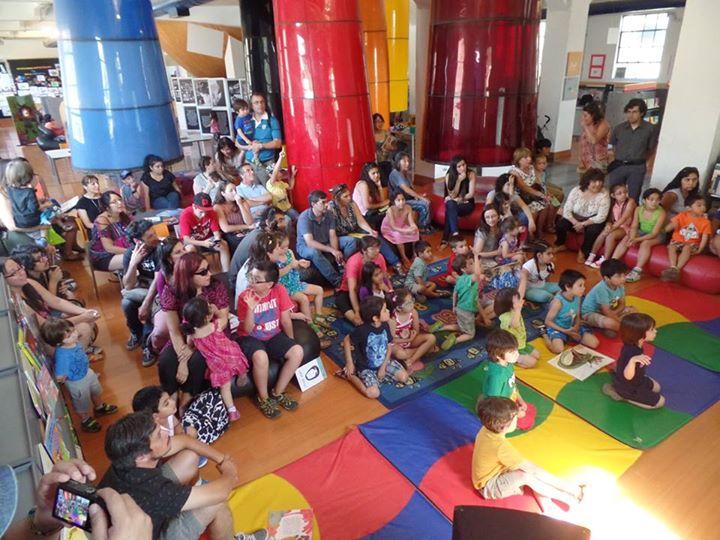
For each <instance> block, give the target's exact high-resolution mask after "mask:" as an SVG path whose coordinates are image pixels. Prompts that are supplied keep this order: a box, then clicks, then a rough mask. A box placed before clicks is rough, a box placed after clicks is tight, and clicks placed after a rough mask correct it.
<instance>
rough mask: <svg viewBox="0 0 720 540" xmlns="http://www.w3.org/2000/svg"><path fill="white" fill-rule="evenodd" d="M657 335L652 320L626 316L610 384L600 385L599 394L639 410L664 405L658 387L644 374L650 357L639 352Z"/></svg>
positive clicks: (639, 314) (641, 316)
mask: <svg viewBox="0 0 720 540" xmlns="http://www.w3.org/2000/svg"><path fill="white" fill-rule="evenodd" d="M656 335H657V328H655V319H653V318H652V317H650V315H646V314H644V313H630V314H629V315H625V316H624V317H623V318H622V319H621V321H620V338H621V339H622V342H623V348H622V350H621V351H620V357H619V358H618V361H617V364H616V365H615V373H614V374H613V379H612V384H605V385H603V388H602V390H603V392H604V393H605V394H606V395H608V396H610V397H611V398H613V399H614V400H616V401H621V400H625V401H627V402H628V403H632V404H633V405H637V406H638V407H642V408H643V409H659V408H660V407H662V406H663V405H665V398H664V397H663V396H662V395H660V385H659V384H658V382H657V381H655V380H653V379H652V378H650V377H648V376H647V375H646V374H645V371H646V369H647V367H648V366H649V365H650V362H651V358H650V357H649V356H648V355H646V354H644V353H643V345H644V344H645V343H647V342H649V341H653V340H654V339H655V336H656Z"/></svg>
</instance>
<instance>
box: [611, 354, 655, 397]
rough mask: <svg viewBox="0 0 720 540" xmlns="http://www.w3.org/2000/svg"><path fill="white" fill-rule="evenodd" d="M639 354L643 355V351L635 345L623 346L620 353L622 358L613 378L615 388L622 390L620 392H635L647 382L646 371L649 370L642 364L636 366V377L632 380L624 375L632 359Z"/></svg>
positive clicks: (616, 365)
mask: <svg viewBox="0 0 720 540" xmlns="http://www.w3.org/2000/svg"><path fill="white" fill-rule="evenodd" d="M638 354H643V350H642V349H641V348H640V347H637V346H635V345H623V348H622V350H621V351H620V358H618V361H617V364H615V374H614V376H613V377H614V380H613V381H614V383H615V387H616V388H618V389H620V391H622V390H625V391H627V392H634V391H635V390H636V389H637V387H638V386H640V385H642V383H643V381H644V380H645V377H646V375H645V370H646V369H647V368H646V366H643V365H641V364H635V376H634V377H633V378H632V379H630V380H627V379H626V378H625V375H624V374H623V372H624V371H625V368H626V367H627V365H628V364H629V363H630V359H631V358H632V357H633V356H637V355H638Z"/></svg>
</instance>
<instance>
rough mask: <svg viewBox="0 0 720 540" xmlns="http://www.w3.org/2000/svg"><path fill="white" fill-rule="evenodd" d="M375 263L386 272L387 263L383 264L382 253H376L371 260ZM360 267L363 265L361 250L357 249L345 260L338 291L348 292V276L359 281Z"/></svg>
mask: <svg viewBox="0 0 720 540" xmlns="http://www.w3.org/2000/svg"><path fill="white" fill-rule="evenodd" d="M373 262H374V263H375V264H377V265H378V266H379V267H380V268H382V271H383V272H385V273H387V264H385V257H383V256H382V255H378V256H377V257H375V259H374V260H373ZM362 267H363V255H362V252H360V251H358V252H357V253H354V254H353V255H351V256H350V258H349V259H348V260H347V261H346V262H345V272H344V273H343V278H342V283H341V284H340V288H339V289H338V290H339V291H345V292H348V291H349V290H350V289H348V278H349V277H352V278H354V279H355V281H356V282H359V281H360V276H361V275H362Z"/></svg>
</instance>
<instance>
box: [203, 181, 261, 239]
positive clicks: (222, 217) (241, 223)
mask: <svg viewBox="0 0 720 540" xmlns="http://www.w3.org/2000/svg"><path fill="white" fill-rule="evenodd" d="M213 203H214V206H213V210H215V214H217V218H218V223H219V224H220V230H221V231H222V233H223V238H224V239H225V241H226V242H227V243H228V245H229V246H230V253H235V250H236V249H237V247H238V245H240V242H241V241H242V238H243V236H245V233H246V232H247V231H249V230H251V229H252V228H253V227H254V220H253V217H252V214H251V213H250V211H249V209H248V208H247V207H246V206H245V205H239V204H238V196H237V192H236V191H235V184H233V183H231V182H228V181H227V180H220V182H219V183H218V192H217V196H216V197H215V199H214V201H213Z"/></svg>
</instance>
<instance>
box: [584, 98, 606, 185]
mask: <svg viewBox="0 0 720 540" xmlns="http://www.w3.org/2000/svg"><path fill="white" fill-rule="evenodd" d="M580 125H581V126H582V133H581V134H580V162H579V164H578V169H577V170H578V173H580V174H583V173H584V172H585V171H587V170H588V169H600V170H601V171H602V172H607V167H608V137H609V135H610V124H608V121H607V120H605V111H604V109H603V106H602V105H601V104H600V102H598V101H591V102H590V103H587V104H586V105H585V106H584V107H583V112H582V118H581V119H580Z"/></svg>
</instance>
